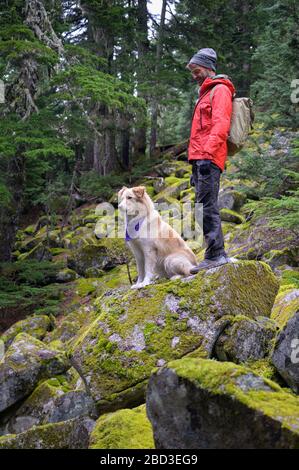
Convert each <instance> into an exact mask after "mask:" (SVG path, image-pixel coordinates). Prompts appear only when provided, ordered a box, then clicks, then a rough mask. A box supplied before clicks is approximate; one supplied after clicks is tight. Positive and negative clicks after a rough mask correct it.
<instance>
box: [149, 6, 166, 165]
mask: <svg viewBox="0 0 299 470" xmlns="http://www.w3.org/2000/svg"><path fill="white" fill-rule="evenodd" d="M166 6H167V0H163V3H162V9H161V20H160V25H159V34H158V40H157V51H156V67H155V74H156V76H158V74H159V70H160V60H161V56H162V51H163V34H164V27H165V15H166ZM158 114H159V105H158V99H157V96H156V95H154V96H153V99H152V117H151V138H150V156H151V157H154V154H155V147H156V145H157V127H158Z"/></svg>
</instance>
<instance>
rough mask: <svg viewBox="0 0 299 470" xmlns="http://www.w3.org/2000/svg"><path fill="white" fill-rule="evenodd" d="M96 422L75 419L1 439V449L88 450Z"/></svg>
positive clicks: (86, 419)
mask: <svg viewBox="0 0 299 470" xmlns="http://www.w3.org/2000/svg"><path fill="white" fill-rule="evenodd" d="M93 426H94V421H93V420H91V419H90V418H86V417H83V418H81V417H80V418H74V419H70V420H68V421H62V422H61V423H50V424H45V425H43V426H34V427H33V428H31V429H29V430H28V431H25V432H22V433H20V434H9V435H7V436H3V437H0V449H87V448H88V443H89V435H90V433H91V431H92V429H93Z"/></svg>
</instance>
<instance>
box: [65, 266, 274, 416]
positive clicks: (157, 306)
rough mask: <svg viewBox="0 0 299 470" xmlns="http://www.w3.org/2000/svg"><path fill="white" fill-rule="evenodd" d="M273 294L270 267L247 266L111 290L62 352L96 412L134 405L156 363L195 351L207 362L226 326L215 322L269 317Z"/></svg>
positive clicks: (139, 397) (225, 322) (96, 303)
mask: <svg viewBox="0 0 299 470" xmlns="http://www.w3.org/2000/svg"><path fill="white" fill-rule="evenodd" d="M240 280H241V281H240ZM277 290H278V281H277V279H276V278H275V276H274V275H273V273H272V271H271V269H270V268H269V266H268V265H266V264H265V263H256V262H253V261H244V262H237V263H228V264H226V265H223V266H220V267H217V268H213V269H209V270H207V271H204V272H199V273H198V274H197V275H196V276H189V277H188V278H186V279H182V280H180V279H178V280H173V281H167V282H161V283H157V284H152V285H149V286H147V287H146V288H144V289H140V290H139V289H136V290H131V289H130V290H129V291H126V292H124V291H121V292H119V293H117V292H116V290H114V291H112V294H111V295H108V296H107V295H103V296H102V297H101V298H100V299H98V300H96V301H95V305H96V306H97V309H98V315H97V316H95V315H94V316H93V317H92V318H91V321H90V324H89V325H88V322H86V323H85V324H84V326H83V328H82V330H81V331H80V332H78V335H77V337H74V338H73V339H72V340H71V341H70V343H69V344H68V347H69V348H70V349H69V353H70V354H71V356H72V360H73V361H75V362H74V363H76V364H77V369H78V370H80V375H81V376H83V377H84V378H85V379H86V382H87V384H88V387H89V391H90V393H91V395H92V397H93V399H94V400H95V402H96V404H97V406H98V409H99V410H100V411H101V412H106V411H114V410H116V409H118V408H124V407H132V406H138V405H139V404H140V403H142V400H144V395H143V387H144V386H145V385H146V382H147V380H148V379H149V377H150V374H151V372H152V370H153V368H154V367H156V366H157V364H158V365H160V364H162V363H163V362H162V361H165V362H166V363H167V362H168V361H170V360H173V359H177V358H180V357H182V356H184V355H186V354H189V353H190V352H192V351H194V350H196V349H200V350H201V354H202V355H203V356H204V357H211V354H212V350H213V347H214V345H215V342H216V340H217V338H218V337H219V335H220V334H221V333H222V331H223V329H224V328H225V327H226V326H227V320H226V319H225V318H222V317H226V316H227V315H230V316H238V315H240V312H242V314H243V315H244V316H247V317H248V318H252V319H255V318H256V317H257V316H260V315H263V316H269V315H270V312H271V308H272V305H273V302H274V299H275V296H276V293H277ZM248 292H250V294H251V295H250V296H248ZM106 294H107V293H106ZM122 319H125V320H124V321H123V320H122Z"/></svg>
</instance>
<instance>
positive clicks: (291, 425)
mask: <svg viewBox="0 0 299 470" xmlns="http://www.w3.org/2000/svg"><path fill="white" fill-rule="evenodd" d="M167 367H168V368H170V369H172V370H174V371H175V372H176V373H177V375H178V376H179V377H181V378H185V379H188V380H190V381H191V382H194V383H195V384H196V385H197V386H199V387H201V388H203V389H205V390H207V391H209V392H211V393H213V394H215V395H230V396H231V397H234V398H235V399H237V400H238V401H239V402H241V403H243V404H244V405H246V406H247V407H249V408H252V409H254V410H257V411H258V412H262V413H264V414H265V415H267V416H269V417H271V418H274V419H278V420H279V421H281V422H282V425H283V427H285V428H287V429H290V430H291V431H297V432H298V423H299V398H298V397H297V396H295V395H293V394H292V393H291V392H287V391H285V390H283V389H282V388H281V387H280V386H279V385H277V384H276V383H274V382H272V381H271V380H269V379H266V378H264V379H263V380H264V384H265V385H266V386H268V387H269V389H270V390H258V389H249V390H246V391H244V390H242V388H241V387H240V386H239V385H238V383H237V380H238V379H240V378H241V377H242V376H246V375H248V374H249V373H251V374H253V375H255V376H256V377H258V375H257V374H255V373H254V372H252V370H251V369H249V368H247V367H244V366H239V365H236V364H233V363H231V362H218V361H214V360H210V359H190V358H188V359H187V358H183V359H180V360H178V361H172V362H170V363H169V364H168V366H167Z"/></svg>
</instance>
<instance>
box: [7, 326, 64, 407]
mask: <svg viewBox="0 0 299 470" xmlns="http://www.w3.org/2000/svg"><path fill="white" fill-rule="evenodd" d="M69 367H70V363H69V360H68V359H67V357H66V356H65V354H64V353H62V352H58V351H55V350H53V349H50V348H49V347H48V346H46V345H45V344H43V343H42V342H41V341H39V340H37V339H35V338H33V337H32V336H29V335H28V334H26V333H20V334H18V335H17V336H16V338H15V339H14V341H13V343H12V344H11V345H10V347H9V348H8V350H7V351H6V353H5V356H4V358H3V359H2V361H1V362H0V411H2V410H5V409H6V408H8V407H9V406H11V405H13V404H14V403H16V402H17V401H19V400H20V399H22V398H24V397H26V395H28V394H29V393H31V392H32V391H33V390H34V388H35V387H36V385H37V383H38V382H39V381H40V380H41V379H45V378H49V377H52V376H54V375H57V374H60V373H63V372H65V371H66V370H67V369H68V368H69Z"/></svg>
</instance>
